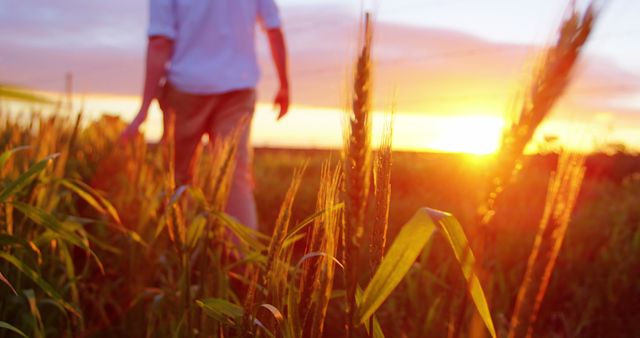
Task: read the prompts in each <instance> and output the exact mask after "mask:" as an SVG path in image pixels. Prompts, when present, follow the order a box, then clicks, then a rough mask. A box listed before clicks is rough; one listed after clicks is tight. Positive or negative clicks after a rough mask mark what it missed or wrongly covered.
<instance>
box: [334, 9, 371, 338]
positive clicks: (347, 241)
mask: <svg viewBox="0 0 640 338" xmlns="http://www.w3.org/2000/svg"><path fill="white" fill-rule="evenodd" d="M372 37H373V32H372V28H371V20H370V14H368V13H367V14H366V15H365V21H364V38H363V42H362V47H361V50H360V54H359V56H358V60H357V64H356V70H355V75H354V83H353V98H352V111H351V113H350V116H349V123H348V129H347V131H346V133H345V142H344V143H345V144H344V148H345V154H344V164H343V167H344V168H343V170H344V178H345V181H344V188H343V189H344V195H345V196H344V201H345V215H344V224H343V227H342V242H343V248H344V250H343V251H344V264H345V266H346V269H345V287H346V293H347V337H350V336H352V335H353V328H354V324H353V316H354V313H355V307H356V299H355V297H356V288H357V282H358V265H359V254H360V245H361V241H362V237H363V234H364V223H365V214H366V206H367V199H368V196H369V184H370V181H369V180H370V175H371V146H370V143H371V117H370V114H371V84H372V81H371V44H372Z"/></svg>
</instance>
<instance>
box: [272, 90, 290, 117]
mask: <svg viewBox="0 0 640 338" xmlns="http://www.w3.org/2000/svg"><path fill="white" fill-rule="evenodd" d="M276 107H280V113H279V114H278V120H280V119H281V118H283V117H284V116H285V115H286V114H287V112H288V111H289V87H280V90H278V93H277V94H276V98H275V99H274V100H273V108H274V109H275V108H276Z"/></svg>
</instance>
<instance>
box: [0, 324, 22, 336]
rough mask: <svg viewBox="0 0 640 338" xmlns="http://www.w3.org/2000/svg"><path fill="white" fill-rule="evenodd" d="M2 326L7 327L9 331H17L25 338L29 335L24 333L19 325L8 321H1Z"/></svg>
mask: <svg viewBox="0 0 640 338" xmlns="http://www.w3.org/2000/svg"><path fill="white" fill-rule="evenodd" d="M0 328H3V329H7V330H9V331H13V332H14V333H17V334H19V335H20V336H22V337H24V338H28V337H27V335H26V334H24V333H23V332H22V331H20V330H18V328H17V327H15V326H13V325H11V324H9V323H7V322H3V321H0Z"/></svg>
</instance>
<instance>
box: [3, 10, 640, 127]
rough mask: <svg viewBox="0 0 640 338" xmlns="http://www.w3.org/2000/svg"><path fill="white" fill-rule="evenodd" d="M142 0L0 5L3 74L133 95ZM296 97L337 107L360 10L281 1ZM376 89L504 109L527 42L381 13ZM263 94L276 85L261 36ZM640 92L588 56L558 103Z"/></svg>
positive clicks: (443, 106) (518, 79) (410, 105)
mask: <svg viewBox="0 0 640 338" xmlns="http://www.w3.org/2000/svg"><path fill="white" fill-rule="evenodd" d="M145 3H146V2H142V1H133V2H132V1H128V0H111V1H86V0H65V1H59V2H56V4H53V3H46V2H45V3H42V4H39V5H38V6H34V5H33V4H29V3H28V2H24V1H18V0H12V1H9V2H8V3H5V4H3V5H0V6H4V8H0V31H3V32H10V33H8V34H3V35H2V36H0V44H1V45H2V46H3V54H2V55H1V56H0V83H14V84H20V85H24V86H28V87H33V88H37V89H43V90H53V91H59V90H61V89H62V87H63V75H64V73H65V72H67V71H71V72H73V73H74V74H75V79H76V89H77V90H78V91H82V92H87V93H110V94H123V95H137V94H138V93H139V91H140V89H141V86H142V76H143V56H144V48H145V43H146V41H145V40H146V38H145V29H146V24H147V14H146V11H147V9H146V5H145ZM282 13H283V17H284V22H285V32H286V35H287V41H288V47H289V50H290V69H291V77H292V79H291V82H292V90H293V93H292V94H293V98H294V103H297V104H303V105H309V106H329V107H342V106H344V103H345V96H346V95H345V93H346V92H347V90H346V83H348V80H347V79H348V76H349V74H350V72H349V69H350V68H351V65H352V63H353V59H354V54H355V49H356V48H355V47H356V41H357V34H358V17H357V15H356V14H354V13H352V12H350V11H349V10H347V9H344V7H341V6H337V5H314V6H295V7H284V8H283V9H282ZM375 34H376V39H375V46H374V50H375V58H376V66H375V87H374V88H375V98H376V103H377V107H378V108H379V109H385V108H387V107H388V106H389V104H390V103H391V102H392V101H395V102H396V104H397V108H398V110H400V111H405V112H415V113H433V114H487V113H491V114H500V113H502V112H503V111H504V110H505V109H506V107H508V103H509V100H510V99H511V98H512V97H513V96H514V95H515V93H516V92H517V91H518V90H521V89H522V87H521V84H522V83H523V80H525V79H526V78H525V75H526V74H527V72H526V69H527V68H526V65H527V64H528V63H530V62H531V60H532V59H533V57H534V56H535V52H536V48H535V47H531V46H523V45H515V44H501V43H495V42H491V41H487V40H484V39H481V38H478V37H476V36H473V35H471V34H468V33H464V32H456V31H452V30H442V29H433V28H424V27H415V26H403V25H397V24H391V23H386V22H378V23H377V25H376V32H375ZM259 45H260V48H259V50H260V63H261V65H262V69H263V78H262V80H261V83H260V86H259V93H260V98H261V99H262V100H265V101H267V100H270V99H271V95H272V94H273V93H274V92H275V87H276V85H277V83H276V82H277V81H276V76H275V73H274V69H273V66H272V64H271V60H270V58H269V53H268V48H267V47H266V43H265V41H264V38H261V40H260V43H259ZM639 91H640V79H639V78H638V77H637V76H634V75H633V74H629V73H627V72H625V71H624V70H622V69H620V68H619V67H617V66H616V65H615V64H613V63H612V62H610V61H608V60H607V59H604V58H601V57H595V56H592V55H588V56H587V57H586V58H585V59H584V60H583V62H582V65H581V68H580V70H579V72H578V73H577V74H576V81H575V83H574V84H573V85H572V88H571V90H570V91H569V92H568V95H567V97H566V98H564V99H563V101H562V104H561V107H560V108H559V109H558V110H563V111H564V110H567V111H571V112H575V111H584V112H585V113H589V114H596V113H598V112H604V111H606V112H610V111H620V114H623V115H625V116H634V115H636V116H640V114H638V113H640V111H639V110H640V107H638V105H636V106H635V107H633V106H632V107H629V105H626V106H624V107H621V106H620V104H619V102H620V101H621V100H624V99H625V97H627V96H628V95H630V94H633V93H637V92H639Z"/></svg>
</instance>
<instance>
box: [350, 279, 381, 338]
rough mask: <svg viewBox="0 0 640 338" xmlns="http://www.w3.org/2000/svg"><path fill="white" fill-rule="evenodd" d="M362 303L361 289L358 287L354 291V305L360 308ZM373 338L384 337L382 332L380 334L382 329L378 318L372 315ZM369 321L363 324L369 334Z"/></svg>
mask: <svg viewBox="0 0 640 338" xmlns="http://www.w3.org/2000/svg"><path fill="white" fill-rule="evenodd" d="M361 303H362V288H361V287H359V286H358V288H357V289H356V305H357V306H360V304H361ZM372 318H373V338H385V336H384V332H382V327H381V326H380V322H379V321H378V318H376V315H375V314H374V315H373V317H372ZM369 325H370V323H369V321H368V320H367V321H366V322H365V323H364V326H365V329H366V330H367V333H369V330H370V328H369Z"/></svg>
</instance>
